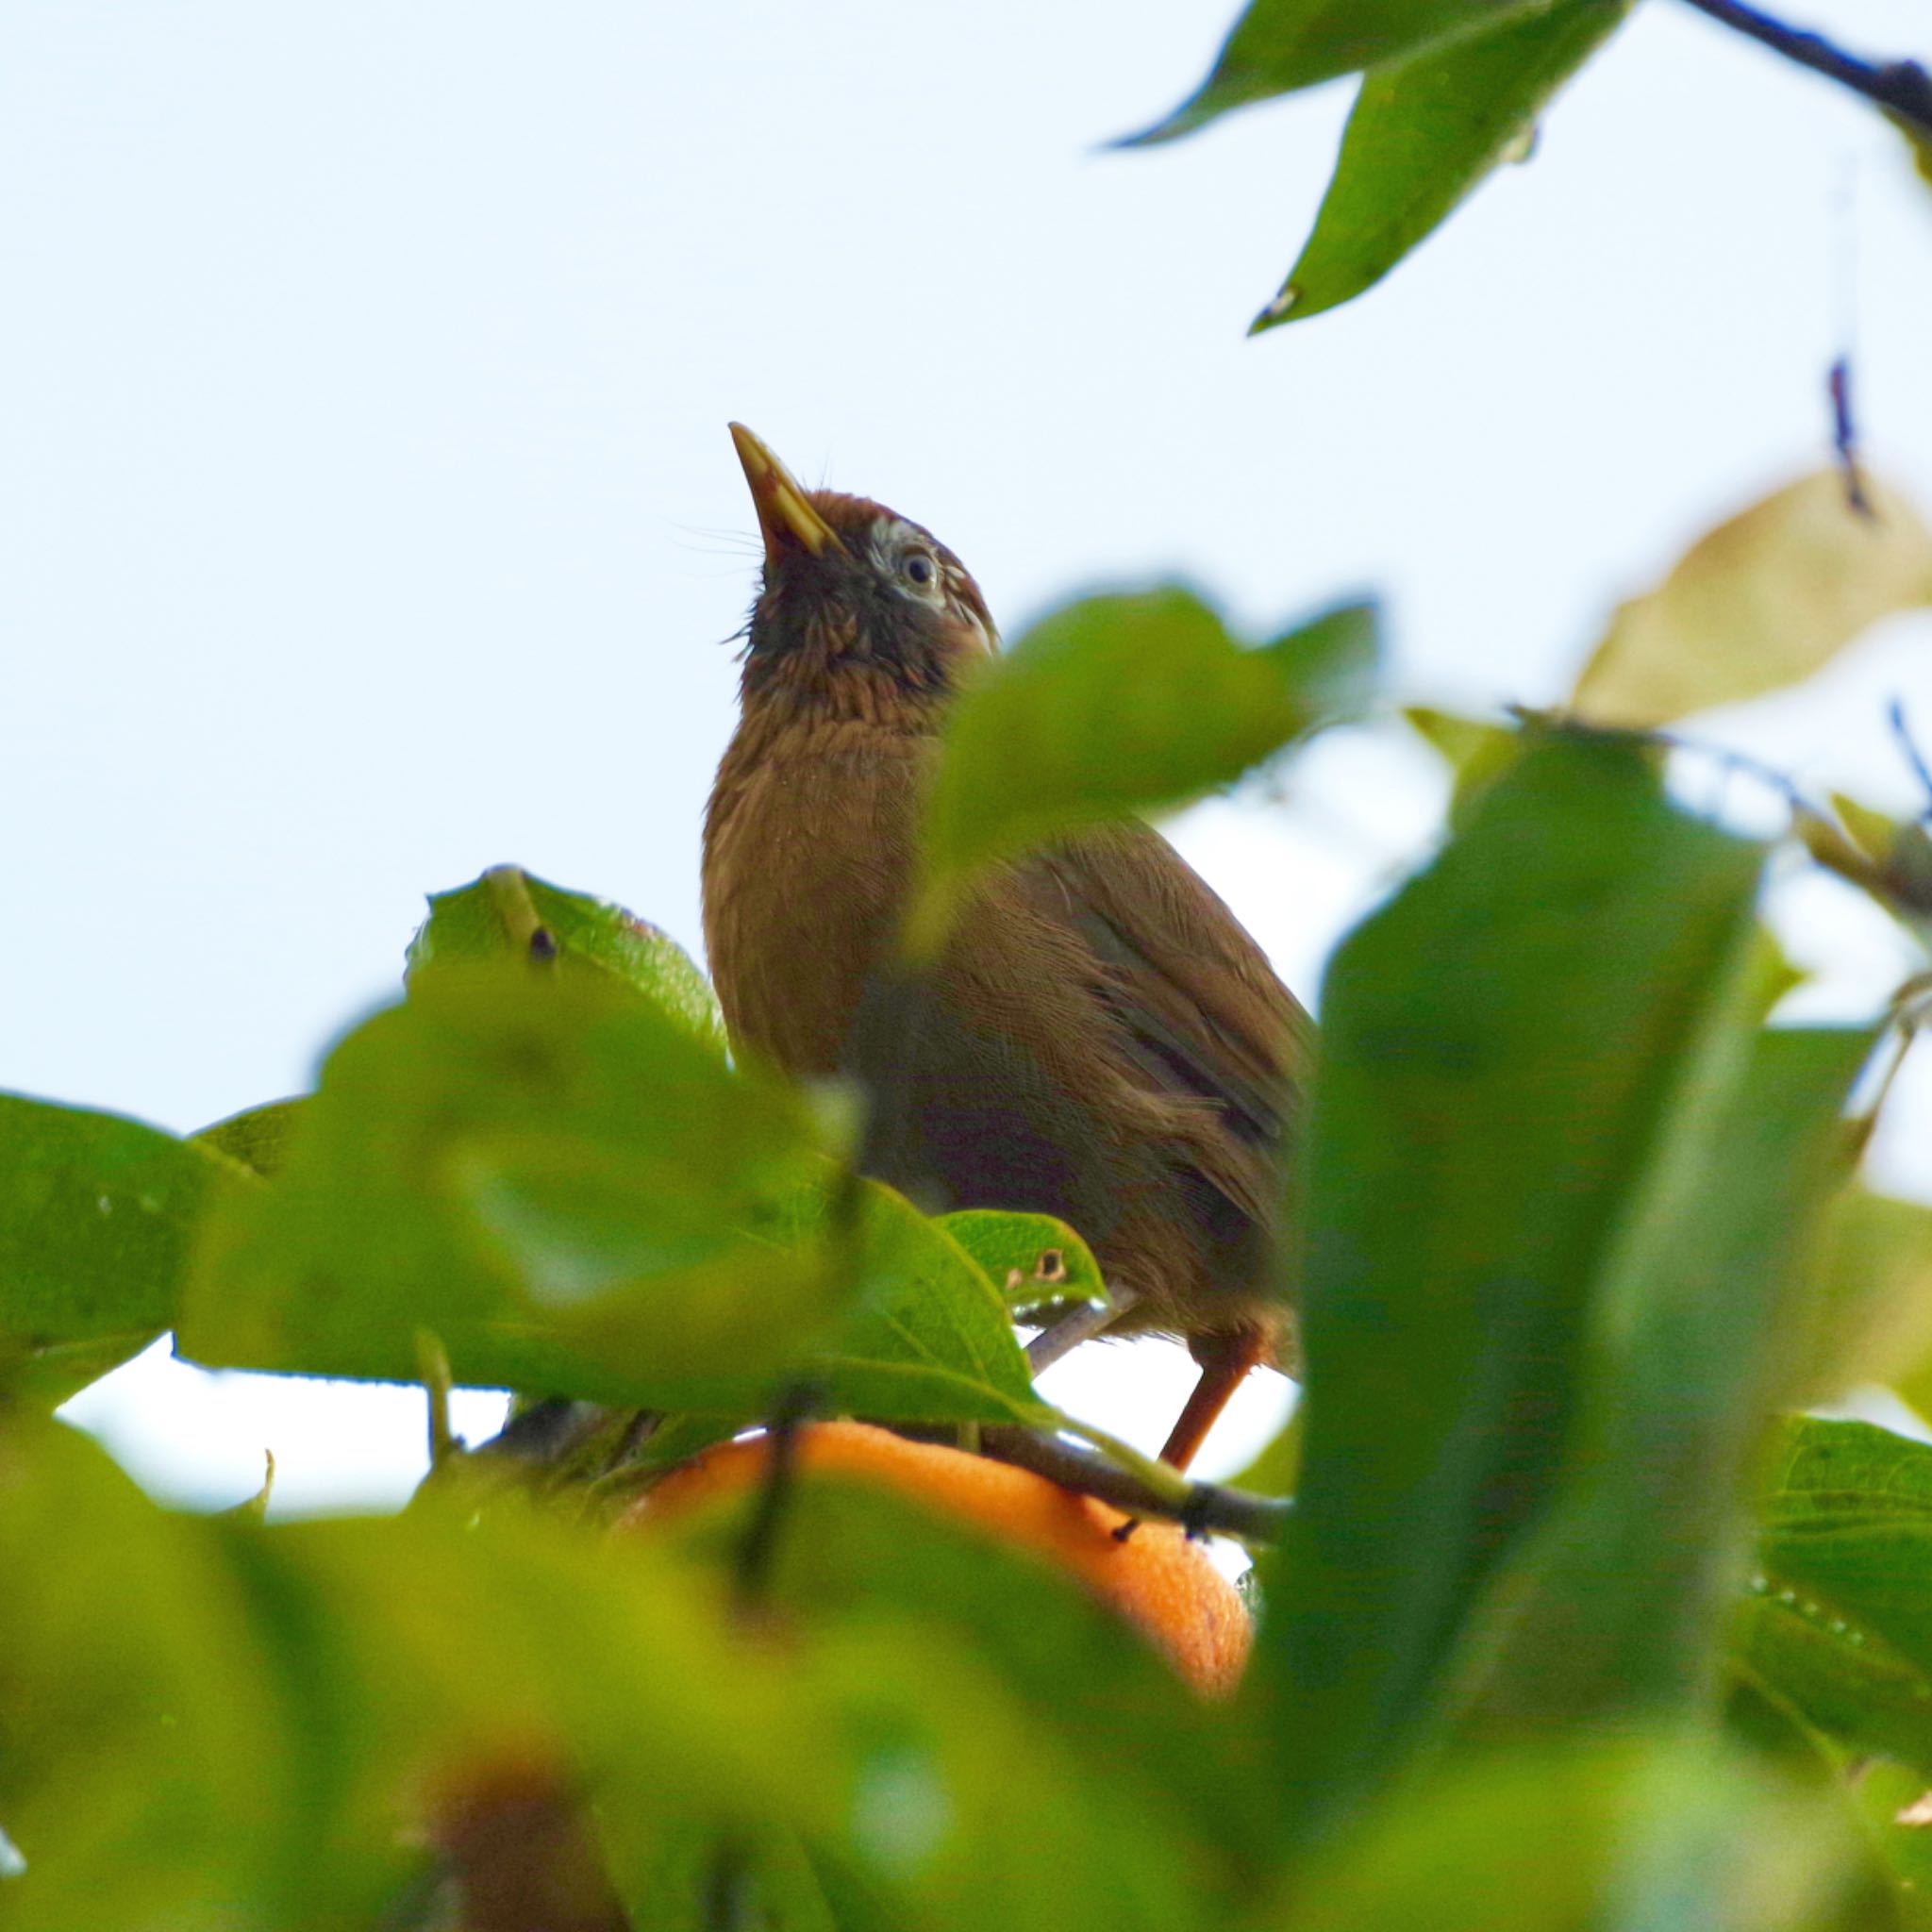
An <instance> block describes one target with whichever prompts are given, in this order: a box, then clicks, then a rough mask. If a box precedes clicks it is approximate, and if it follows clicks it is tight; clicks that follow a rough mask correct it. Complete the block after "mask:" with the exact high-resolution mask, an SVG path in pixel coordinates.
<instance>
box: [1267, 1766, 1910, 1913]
mask: <svg viewBox="0 0 1932 1932" xmlns="http://www.w3.org/2000/svg"><path fill="white" fill-rule="evenodd" d="M1867 1871H1868V1867H1867V1864H1866V1860H1865V1857H1864V1856H1863V1848H1862V1846H1861V1845H1860V1843H1859V1841H1858V1840H1857V1836H1856V1834H1855V1833H1854V1832H1853V1830H1852V1829H1851V1827H1850V1825H1849V1824H1848V1822H1847V1820H1846V1819H1845V1817H1844V1815H1843V1812H1842V1810H1841V1808H1840V1806H1839V1805H1838V1804H1837V1803H1836V1802H1835V1801H1834V1799H1833V1797H1832V1796H1831V1794H1829V1793H1825V1792H1812V1793H1808V1794H1807V1793H1804V1792H1801V1791H1795V1790H1789V1789H1786V1788H1783V1787H1781V1786H1779V1785H1777V1784H1775V1783H1774V1782H1771V1781H1770V1780H1767V1779H1766V1778H1764V1777H1763V1776H1762V1775H1760V1774H1758V1773H1757V1771H1756V1770H1755V1768H1754V1767H1753V1766H1752V1765H1751V1764H1750V1763H1749V1762H1748V1761H1747V1760H1745V1759H1742V1758H1740V1757H1733V1756H1729V1755H1720V1754H1719V1753H1717V1752H1716V1751H1713V1750H1711V1749H1709V1748H1708V1747H1707V1746H1704V1745H1701V1744H1699V1743H1694V1742H1686V1741H1681V1740H1673V1739H1670V1738H1657V1739H1646V1738H1642V1737H1629V1736H1626V1737H1622V1738H1595V1739H1585V1740H1577V1741H1575V1742H1574V1743H1567V1744H1564V1745H1561V1746H1546V1747H1544V1748H1542V1749H1540V1750H1524V1751H1517V1752H1512V1753H1507V1754H1506V1753H1497V1754H1493V1755H1485V1756H1482V1757H1476V1758H1475V1759H1474V1760H1465V1761H1462V1762H1460V1763H1456V1764H1452V1765H1450V1766H1448V1767H1446V1768H1444V1769H1442V1770H1441V1771H1439V1772H1438V1774H1436V1775H1434V1776H1432V1777H1429V1778H1427V1779H1425V1780H1423V1781H1421V1782H1419V1784H1418V1785H1416V1786H1415V1787H1414V1788H1412V1789H1410V1790H1408V1791H1407V1793H1406V1794H1405V1796H1404V1797H1403V1798H1402V1799H1400V1800H1398V1801H1395V1802H1391V1803H1390V1804H1387V1805H1384V1806H1382V1807H1379V1808H1378V1809H1377V1810H1376V1811H1375V1812H1374V1814H1373V1816H1372V1817H1371V1818H1370V1819H1369V1820H1368V1821H1367V1823H1366V1824H1365V1825H1364V1826H1363V1827H1362V1828H1360V1829H1357V1830H1356V1831H1354V1832H1352V1833H1350V1834H1348V1835H1347V1836H1346V1837H1344V1838H1343V1839H1342V1840H1341V1841H1340V1842H1339V1843H1338V1844H1336V1845H1335V1846H1334V1847H1333V1848H1332V1849H1330V1850H1327V1851H1325V1852H1324V1855H1323V1856H1322V1857H1320V1858H1319V1860H1317V1861H1316V1862H1315V1864H1314V1868H1313V1870H1312V1871H1311V1872H1308V1873H1306V1874H1297V1876H1296V1878H1295V1880H1294V1883H1293V1886H1292V1891H1291V1904H1290V1907H1289V1909H1288V1910H1287V1911H1286V1912H1285V1913H1283V1914H1282V1915H1281V1916H1280V1917H1279V1918H1277V1919H1274V1920H1273V1921H1272V1923H1274V1924H1278V1925H1281V1926H1283V1927H1284V1928H1286V1932H1414V1928H1416V1927H1418V1926H1424V1925H1425V1926H1427V1927H1429V1928H1430V1932H1639V1928H1656V1932H1705V1928H1710V1927H1733V1928H1738V1932H1743V1928H1747V1927H1748V1928H1750V1932H1828V1928H1832V1927H1840V1928H1841V1932H1852V1928H1853V1927H1854V1926H1855V1925H1857V1924H1864V1925H1874V1924H1876V1923H1882V1922H1874V1921H1872V1920H1866V1919H1860V1918H1858V1917H1857V1916H1856V1913H1857V1909H1858V1908H1859V1907H1862V1906H1863V1905H1864V1904H1865V1902H1866V1901H1865V1898H1864V1897H1863V1896H1861V1894H1863V1893H1865V1892H1866V1890H1867Z"/></svg>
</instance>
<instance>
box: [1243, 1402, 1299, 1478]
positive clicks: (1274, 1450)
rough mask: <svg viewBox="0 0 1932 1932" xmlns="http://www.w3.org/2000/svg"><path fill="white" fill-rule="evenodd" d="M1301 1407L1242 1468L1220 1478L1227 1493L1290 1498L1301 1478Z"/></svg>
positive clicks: (1296, 1409)
mask: <svg viewBox="0 0 1932 1932" xmlns="http://www.w3.org/2000/svg"><path fill="white" fill-rule="evenodd" d="M1302 1435H1303V1422H1302V1409H1301V1405H1300V1404H1299V1403H1297V1404H1296V1405H1295V1410H1294V1413H1293V1414H1292V1415H1291V1416H1290V1417H1289V1419H1288V1420H1287V1422H1285V1423H1284V1424H1282V1425H1281V1427H1280V1428H1279V1429H1277V1430H1276V1431H1275V1433H1274V1435H1273V1436H1272V1437H1270V1438H1269V1440H1268V1441H1267V1442H1266V1443H1265V1444H1264V1445H1263V1446H1262V1449H1261V1452H1260V1454H1259V1455H1258V1456H1257V1457H1255V1459H1254V1460H1253V1461H1252V1462H1250V1463H1249V1464H1248V1466H1247V1467H1246V1468H1245V1469H1242V1470H1240V1471H1238V1472H1237V1473H1236V1474H1233V1475H1231V1476H1227V1477H1225V1478H1224V1482H1225V1483H1226V1486H1227V1487H1228V1488H1229V1489H1231V1490H1252V1491H1254V1492H1255V1493H1256V1494H1257V1496H1291V1495H1293V1494H1294V1492H1295V1491H1296V1489H1297V1488H1298V1487H1299V1486H1300V1484H1301V1479H1302Z"/></svg>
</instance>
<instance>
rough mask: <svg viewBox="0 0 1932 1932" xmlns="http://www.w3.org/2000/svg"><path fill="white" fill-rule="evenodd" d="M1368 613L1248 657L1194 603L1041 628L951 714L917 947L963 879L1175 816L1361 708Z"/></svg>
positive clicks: (950, 905) (1155, 598) (1340, 613)
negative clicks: (1123, 825) (1141, 816)
mask: <svg viewBox="0 0 1932 1932" xmlns="http://www.w3.org/2000/svg"><path fill="white" fill-rule="evenodd" d="M1377 650H1378V630H1377V620H1376V614H1375V609H1374V606H1373V605H1368V604H1352V605H1346V606H1343V607H1341V608H1338V609H1335V610H1331V611H1329V612H1327V613H1326V614H1325V615H1324V616H1322V617H1318V618H1316V619H1314V620H1313V621H1312V622H1311V623H1308V624H1307V625H1302V626H1300V627H1299V628H1298V629H1295V630H1292V631H1290V632H1289V633H1287V635H1285V636H1283V637H1280V638H1277V639H1276V640H1275V641H1274V642H1273V643H1270V644H1266V645H1263V646H1261V647H1260V648H1258V649H1249V648H1246V647H1244V646H1242V645H1241V644H1240V643H1238V642H1237V641H1235V639H1234V638H1232V637H1231V636H1230V635H1229V633H1228V630H1227V627H1226V625H1224V623H1223V622H1222V620H1221V618H1220V616H1219V615H1218V614H1217V613H1216V612H1215V611H1214V610H1213V609H1212V608H1209V607H1208V605H1207V604H1206V603H1204V602H1203V601H1202V600H1201V599H1200V598H1199V597H1198V596H1196V595H1195V594H1194V593H1193V592H1192V591H1188V590H1184V589H1181V588H1180V587H1178V586H1175V585H1168V586H1164V587H1162V588H1161V589H1158V590H1154V591H1143V592H1140V593H1138V594H1134V595H1117V596H1101V597H1088V598H1083V599H1082V600H1081V601H1079V602H1078V603H1074V604H1070V605H1068V606H1067V607H1066V608H1063V609H1061V610H1058V611H1056V612H1054V613H1053V614H1052V615H1051V616H1049V617H1046V618H1043V619H1042V620H1041V622H1040V623H1039V624H1037V625H1034V626H1033V628H1032V629H1031V630H1029V631H1028V632H1027V633H1026V635H1025V636H1024V637H1023V638H1022V639H1021V640H1020V641H1019V642H1018V643H1017V644H1015V645H1014V646H1013V648H1012V649H1011V650H1010V651H1009V652H1008V653H1007V655H1006V656H1005V657H1004V658H1000V659H998V660H997V661H996V662H994V663H993V664H991V665H990V666H989V667H988V671H987V673H986V675H983V676H982V677H980V678H979V679H977V680H976V681H975V682H974V684H973V685H972V686H971V687H970V688H969V689H968V690H967V691H965V692H963V693H962V694H961V696H960V698H959V699H958V703H957V704H956V705H955V707H954V708H953V711H952V713H951V716H950V718H949V720H948V723H947V726H946V733H945V739H944V742H943V745H942V748H941V757H940V763H939V769H938V771H937V773H936V774H935V776H934V780H933V788H932V793H931V797H930V799H929V801H928V804H927V808H926V822H925V849H924V876H923V879H922V882H921V887H920V890H919V892H918V895H917V896H916V898H915V900H914V904H913V907H912V910H911V912H910V914H909V916H908V940H909V941H910V942H911V943H912V944H913V946H914V947H915V949H918V948H920V947H924V948H927V949H929V948H931V947H932V946H934V945H936V944H937V943H938V942H939V941H940V940H941V938H943V936H944V933H945V930H946V928H947V926H948V924H949V923H950V920H951V918H952V916H953V914H954V912H955V911H956V909H957V906H958V899H959V895H960V893H961V891H963V890H964V888H965V887H966V885H967V883H968V882H969V881H970V879H971V877H972V875H973V874H974V873H975V872H976V871H978V870H979V868H981V867H982V866H985V865H987V864H989V863H991V862H992V861H994V860H997V859H1000V858H1011V857H1013V856H1015V855H1017V854H1018V853H1020V852H1023V851H1024V850H1026V849H1027V848H1028V847H1030V846H1033V845H1036V844H1039V843H1041V841H1045V840H1048V839H1051V838H1053V837H1054V836H1056V835H1058V834H1060V833H1065V832H1072V831H1075V830H1077V829H1079V828H1080V827H1081V826H1083V825H1091V824H1099V823H1102V822H1104V821H1106V820H1108V819H1121V818H1126V817H1130V816H1132V815H1134V814H1136V813H1138V812H1141V811H1142V810H1155V809H1158V808H1162V807H1166V806H1174V805H1178V804H1181V803H1183V802H1185V801H1186V800H1188V799H1190V798H1193V797H1196V796H1198V795H1199V794H1200V793H1202V792H1204V791H1210V790H1211V789H1212V788H1214V787H1215V786H1217V785H1225V784H1229V783H1231V782H1232V781H1233V780H1234V779H1236V778H1238V777H1239V776H1240V775H1241V773H1243V772H1244V771H1246V770H1247V769H1248V768H1249V767H1250V766H1251V765H1254V764H1256V763H1257V762H1259V761H1260V760H1261V759H1262V758H1267V757H1268V756H1269V755H1270V754H1271V753H1273V752H1274V751H1276V750H1278V749H1279V748H1280V747H1281V746H1282V745H1284V744H1286V743H1287V742H1288V741H1290V740H1291V739H1293V738H1296V737H1298V736H1300V735H1301V734H1302V733H1304V732H1307V731H1310V730H1313V729H1314V728H1316V727H1317V726H1319V725H1321V724H1327V723H1332V722H1334V721H1336V720H1337V719H1340V718H1343V717H1347V716H1352V715H1355V714H1356V713H1357V712H1358V711H1359V710H1360V709H1361V708H1362V707H1363V705H1364V704H1365V703H1366V702H1367V694H1368V691H1369V689H1370V687H1371V685H1372V683H1373V678H1374V665H1375V662H1376V656H1377Z"/></svg>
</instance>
